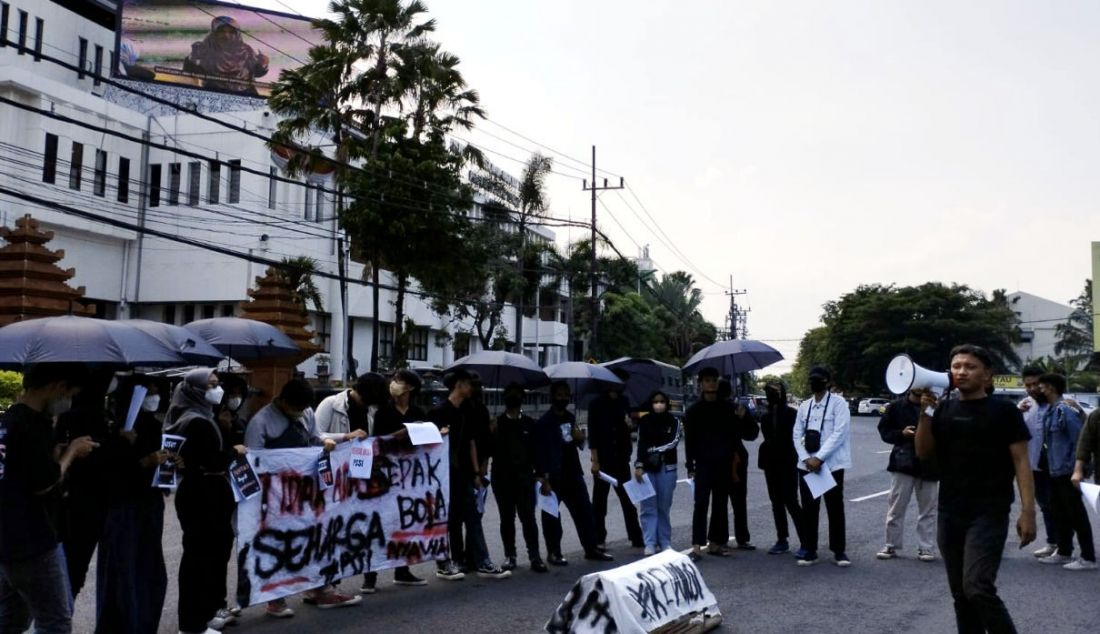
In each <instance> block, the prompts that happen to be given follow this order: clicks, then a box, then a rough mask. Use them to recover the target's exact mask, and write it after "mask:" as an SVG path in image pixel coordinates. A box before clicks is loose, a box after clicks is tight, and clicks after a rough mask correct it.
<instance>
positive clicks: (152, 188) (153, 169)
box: [149, 163, 160, 207]
mask: <svg viewBox="0 0 1100 634" xmlns="http://www.w3.org/2000/svg"><path fill="white" fill-rule="evenodd" d="M149 206H150V207H160V163H157V164H155V165H150V166H149Z"/></svg>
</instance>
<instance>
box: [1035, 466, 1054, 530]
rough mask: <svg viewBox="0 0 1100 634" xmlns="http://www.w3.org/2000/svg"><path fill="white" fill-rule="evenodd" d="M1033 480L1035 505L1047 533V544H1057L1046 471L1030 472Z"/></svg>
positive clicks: (1048, 478)
mask: <svg viewBox="0 0 1100 634" xmlns="http://www.w3.org/2000/svg"><path fill="white" fill-rule="evenodd" d="M1031 475H1032V476H1034V480H1035V503H1036V504H1038V505H1039V511H1040V512H1041V513H1042V514H1043V528H1044V529H1045V530H1046V533H1047V543H1048V544H1057V543H1058V526H1057V524H1056V523H1055V521H1054V512H1053V510H1052V509H1051V507H1050V476H1049V475H1047V472H1046V471H1032V472H1031Z"/></svg>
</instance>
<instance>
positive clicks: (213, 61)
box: [183, 15, 269, 95]
mask: <svg viewBox="0 0 1100 634" xmlns="http://www.w3.org/2000/svg"><path fill="white" fill-rule="evenodd" d="M268 62H269V60H268V57H267V55H264V54H263V53H260V52H259V51H256V50H254V49H253V48H252V47H251V46H249V45H248V44H245V42H244V40H243V39H242V38H241V28H240V25H238V24H237V21H236V20H234V19H233V18H231V17H229V16H226V15H222V16H218V17H216V18H214V19H213V20H212V21H211V22H210V33H209V34H207V36H206V37H204V38H203V39H202V40H200V41H198V42H195V43H194V44H192V45H191V54H190V55H188V56H187V57H186V58H184V60H183V70H184V71H186V72H189V73H196V74H201V75H205V76H206V78H205V79H204V80H203V86H204V87H206V88H213V89H215V90H225V91H229V92H239V93H247V94H250V95H255V94H257V92H256V87H255V85H254V84H253V82H254V80H255V79H256V78H257V77H263V76H264V75H266V74H267V70H268ZM219 78H224V79H225V80H228V81H222V80H221V79H219Z"/></svg>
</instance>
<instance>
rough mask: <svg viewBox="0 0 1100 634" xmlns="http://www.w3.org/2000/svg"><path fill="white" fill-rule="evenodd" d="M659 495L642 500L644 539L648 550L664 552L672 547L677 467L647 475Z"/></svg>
mask: <svg viewBox="0 0 1100 634" xmlns="http://www.w3.org/2000/svg"><path fill="white" fill-rule="evenodd" d="M646 476H648V477H649V481H650V482H652V483H653V488H654V489H655V490H656V491H657V495H655V496H653V497H651V498H647V499H645V500H642V512H641V520H642V537H643V538H644V539H645V545H646V548H652V549H654V550H664V549H665V548H669V547H670V546H672V518H671V517H670V516H669V510H670V509H671V508H672V492H673V491H674V490H675V489H676V467H675V466H674V465H668V466H664V467H661V470H660V471H658V472H656V473H648V472H647V473H646Z"/></svg>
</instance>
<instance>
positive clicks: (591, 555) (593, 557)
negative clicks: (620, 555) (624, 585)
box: [584, 550, 615, 561]
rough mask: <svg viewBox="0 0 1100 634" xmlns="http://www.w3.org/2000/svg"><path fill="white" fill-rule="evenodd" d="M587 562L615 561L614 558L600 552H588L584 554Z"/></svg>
mask: <svg viewBox="0 0 1100 634" xmlns="http://www.w3.org/2000/svg"><path fill="white" fill-rule="evenodd" d="M584 558H585V559H588V560H589V561H615V558H614V557H612V556H611V555H609V554H607V553H605V552H603V551H601V550H590V551H588V552H586V553H585V554H584Z"/></svg>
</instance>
